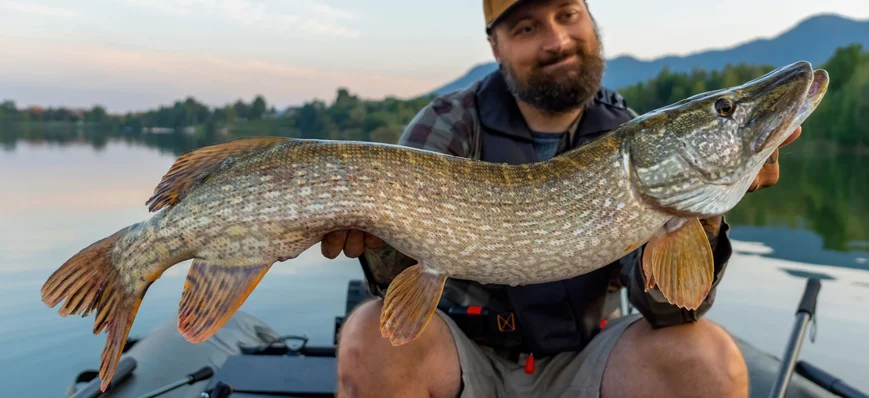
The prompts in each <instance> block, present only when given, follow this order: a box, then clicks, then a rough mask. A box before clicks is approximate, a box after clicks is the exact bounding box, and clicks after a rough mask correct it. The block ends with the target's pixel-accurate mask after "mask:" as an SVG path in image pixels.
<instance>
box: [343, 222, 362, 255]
mask: <svg viewBox="0 0 869 398" xmlns="http://www.w3.org/2000/svg"><path fill="white" fill-rule="evenodd" d="M363 250H365V232H363V231H360V230H358V229H351V230H350V233H349V234H348V235H347V240H346V241H344V255H345V256H347V257H350V258H356V257H359V256H361V255H362V251H363Z"/></svg>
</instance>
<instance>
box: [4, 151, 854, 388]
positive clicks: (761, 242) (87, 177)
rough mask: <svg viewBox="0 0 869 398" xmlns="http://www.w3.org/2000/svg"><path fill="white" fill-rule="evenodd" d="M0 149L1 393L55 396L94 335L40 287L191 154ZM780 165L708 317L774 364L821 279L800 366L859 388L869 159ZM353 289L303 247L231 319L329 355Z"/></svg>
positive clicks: (161, 291) (799, 159)
mask: <svg viewBox="0 0 869 398" xmlns="http://www.w3.org/2000/svg"><path fill="white" fill-rule="evenodd" d="M0 138H2V139H0V145H2V146H0V386H2V387H0V388H2V389H3V390H2V391H3V393H2V394H0V395H3V396H61V395H62V394H63V393H64V390H65V389H66V388H67V386H68V385H69V384H70V383H71V382H72V380H73V378H74V377H75V376H76V375H77V374H78V373H79V372H80V371H82V370H84V369H96V368H98V361H99V355H100V352H101V350H102V347H103V344H104V341H105V335H104V334H100V335H98V336H94V335H93V334H91V332H90V330H91V325H92V322H93V318H92V317H88V318H84V319H82V318H77V317H71V318H61V317H60V316H58V315H57V313H56V308H55V309H49V308H47V307H46V306H45V305H43V303H42V302H41V301H40V292H39V289H40V287H41V285H42V283H43V282H44V281H45V279H46V278H47V277H48V275H49V274H50V273H51V272H53V271H54V270H55V269H56V268H57V267H58V266H59V265H60V264H62V263H63V262H64V261H65V260H67V259H68V258H69V257H70V256H71V255H72V254H74V253H76V252H78V251H79V250H81V249H82V248H84V247H85V246H87V245H89V244H91V243H92V242H94V241H96V240H98V239H101V238H103V237H105V236H107V235H108V234H109V233H111V232H114V231H116V230H118V229H119V228H121V227H124V226H127V225H129V224H131V223H134V222H137V221H140V220H141V219H143V218H146V217H149V213H148V211H147V209H146V207H145V204H144V203H145V200H146V199H147V198H148V197H149V196H150V195H151V193H152V190H153V188H154V186H155V185H156V184H157V182H158V181H159V180H160V178H161V176H162V175H163V174H164V173H165V172H166V170H168V169H169V167H170V165H171V164H172V163H173V161H174V160H175V158H176V156H177V155H178V154H180V153H183V152H184V151H186V150H189V149H191V148H192V147H196V146H197V145H198V144H197V143H190V141H189V139H186V138H184V139H175V140H173V139H172V138H171V137H150V138H148V139H138V140H127V141H123V140H117V139H110V138H107V137H102V138H100V137H97V138H94V137H85V136H82V135H73V137H72V138H65V139H52V140H44V139H39V140H33V139H23V138H21V137H17V136H10V135H8V134H7V135H6V136H3V135H2V134H0ZM176 138H177V137H176ZM178 142H180V143H181V144H178V145H175V144H173V143H178ZM781 163H782V180H781V181H780V182H779V184H778V185H777V186H776V187H774V188H772V189H768V190H765V191H762V192H759V193H755V194H751V195H749V196H748V197H747V198H746V199H745V200H744V202H743V203H741V204H740V205H739V207H738V208H737V209H735V210H734V211H733V212H732V214H730V215H729V220H730V222H731V224H732V225H733V230H732V235H731V236H732V238H733V239H734V240H736V241H738V242H737V244H738V249H739V253H737V256H735V257H734V260H733V261H732V263H731V267H730V269H732V271H730V270H729V271H728V275H727V276H726V277H725V281H724V282H722V285H721V289H720V292H719V296H718V299H717V302H716V305H715V307H714V308H713V310H712V311H711V312H710V315H709V316H710V317H711V318H712V319H714V320H716V321H719V322H720V323H722V324H723V325H724V326H725V327H728V328H729V329H730V330H732V331H733V332H734V333H737V334H740V335H741V336H744V337H745V338H747V339H749V340H750V341H751V342H752V343H755V344H757V345H759V346H761V348H763V349H767V350H770V352H771V353H772V354H773V355H780V353H781V349H782V348H783V347H784V342H783V340H784V339H785V338H786V337H787V334H788V333H789V331H790V327H791V325H792V321H793V311H794V309H795V308H796V305H797V302H798V300H799V296H800V295H801V293H802V288H803V286H804V282H805V281H804V279H802V278H801V277H800V276H799V275H800V273H799V272H816V273H825V274H827V275H833V276H831V278H836V279H831V280H829V281H825V288H824V289H822V292H821V303H820V304H819V315H818V319H819V321H818V322H819V338H818V341H816V343H815V344H810V343H808V342H807V343H806V346H805V348H804V355H803V357H804V358H808V359H810V360H812V361H814V362H813V363H816V364H818V365H820V366H822V367H824V368H825V369H828V370H831V371H833V372H836V373H837V374H839V375H841V376H842V377H843V378H844V379H845V380H846V381H848V382H849V383H852V384H853V385H856V386H859V387H860V388H862V389H864V391H869V382H867V381H866V380H865V379H862V380H858V377H857V376H858V375H863V376H865V374H866V373H865V370H866V369H867V368H869V343H867V342H866V341H865V336H867V335H869V323H867V320H866V318H867V316H866V315H865V314H866V312H865V309H866V305H867V301H869V276H867V275H869V272H867V271H866V270H869V260H867V259H869V188H867V185H869V184H867V182H869V171H867V169H869V157H867V156H857V155H854V156H851V155H835V156H834V155H814V156H808V155H800V154H796V153H789V152H788V151H785V153H784V154H783V156H782V159H781ZM781 270H785V271H788V273H786V272H780V271H781ZM184 277H185V272H184V271H183V270H181V269H180V267H179V269H172V270H170V271H168V272H167V273H166V274H164V276H163V278H161V279H160V280H158V281H157V282H156V283H155V284H154V285H153V286H152V288H151V289H150V290H149V292H148V295H147V296H146V298H145V300H144V302H143V304H142V306H141V309H140V311H139V314H138V316H137V318H136V321H135V323H134V325H133V328H132V331H131V335H142V334H145V333H147V332H148V331H150V330H151V329H153V328H154V327H155V326H156V325H158V324H159V323H162V322H164V321H166V320H168V319H173V318H174V317H175V315H176V311H177V306H178V302H179V299H180V296H181V290H182V286H183V281H184ZM361 278H362V273H361V271H360V269H359V266H358V263H357V262H356V261H355V260H350V259H346V258H343V257H341V258H339V259H336V260H328V259H326V258H324V257H322V256H321V255H320V253H319V247H314V248H312V249H311V250H309V251H307V252H306V253H304V254H303V255H302V256H301V257H300V258H299V259H296V260H293V261H289V262H286V263H280V264H279V266H277V267H275V268H273V269H272V270H271V271H270V272H269V275H268V277H266V278H264V279H263V281H262V282H261V283H260V285H259V287H258V288H257V290H255V291H254V292H253V293H252V294H251V296H250V298H249V299H248V300H247V301H246V302H245V304H244V305H243V307H242V310H244V311H246V312H248V313H251V314H254V315H256V316H257V317H260V318H262V319H264V320H265V321H267V322H268V323H269V324H270V325H271V326H272V327H274V328H275V329H276V330H277V331H278V332H279V333H282V334H301V333H308V334H309V335H310V336H311V339H312V341H311V344H330V343H331V339H332V331H333V322H334V317H335V316H336V315H341V314H343V312H344V305H345V301H344V300H345V294H346V286H347V281H349V280H351V279H361ZM861 314H862V315H861ZM7 394H9V395H7Z"/></svg>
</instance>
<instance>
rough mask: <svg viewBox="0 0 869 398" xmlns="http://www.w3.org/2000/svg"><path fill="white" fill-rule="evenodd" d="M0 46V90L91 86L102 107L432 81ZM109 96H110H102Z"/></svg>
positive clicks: (304, 94)
mask: <svg viewBox="0 0 869 398" xmlns="http://www.w3.org/2000/svg"><path fill="white" fill-rule="evenodd" d="M0 53H2V54H5V55H6V59H7V61H6V62H4V63H0V89H2V86H3V85H4V83H5V84H12V83H15V84H17V85H22V84H30V85H47V86H50V87H52V90H53V91H54V92H55V94H54V96H55V97H58V96H59V95H60V94H62V93H72V92H73V91H75V92H87V91H89V90H93V89H94V88H99V89H100V92H99V95H100V98H96V97H95V96H94V95H93V94H90V95H88V97H89V98H88V99H87V100H88V101H90V102H92V103H101V104H104V105H105V106H106V107H107V108H109V110H110V111H123V110H127V109H131V108H132V109H145V108H154V107H156V106H158V105H160V104H161V103H166V102H168V101H172V100H176V99H181V98H183V96H187V95H191V96H194V97H196V98H197V99H199V100H200V101H204V102H206V103H209V104H211V105H212V106H214V105H223V104H225V103H229V102H233V101H235V100H236V99H238V98H245V99H250V98H253V96H254V95H257V94H262V95H264V96H265V97H266V99H267V100H268V101H269V103H273V104H275V105H276V106H279V107H280V106H282V105H281V104H299V103H302V102H304V101H309V100H311V99H314V98H320V99H323V100H331V99H332V98H334V95H335V90H336V89H337V88H338V87H347V88H348V89H350V90H351V91H352V92H354V93H359V94H361V95H362V96H364V97H366V98H382V97H383V96H387V95H395V96H399V97H404V96H413V95H416V94H418V93H419V92H422V91H425V90H427V89H429V88H430V87H431V86H432V85H433V82H431V81H429V80H428V79H423V78H402V77H399V76H394V75H390V74H388V73H378V72H373V71H367V70H360V69H354V68H352V67H339V68H313V67H305V66H299V65H293V64H289V63H283V62H274V61H266V60H259V59H251V58H232V57H223V56H217V55H213V54H196V53H190V52H179V53H172V52H160V51H151V50H130V49H116V48H108V47H105V46H102V45H97V44H84V43H80V42H63V41H43V40H33V39H29V40H21V39H11V38H8V39H4V37H3V36H0ZM58 59H63V60H64V68H63V70H62V73H61V72H59V70H58V69H57V68H56V66H55V65H57V60H58ZM4 76H14V81H11V80H7V81H5V82H4V80H5V79H4ZM0 91H2V90H0ZM91 92H92V91H91ZM109 95H110V96H111V98H112V100H111V101H107V100H106V99H103V98H102V97H106V98H108V96H109ZM155 98H161V99H159V100H157V99H155ZM155 101H159V102H160V103H155ZM119 108H121V109H119Z"/></svg>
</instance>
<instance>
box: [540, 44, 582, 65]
mask: <svg viewBox="0 0 869 398" xmlns="http://www.w3.org/2000/svg"><path fill="white" fill-rule="evenodd" d="M574 55H575V56H576V58H577V59H578V60H580V61H581V60H582V59H583V58H584V56H585V53H583V51H582V49H581V48H580V47H579V46H576V47H573V48H569V49H566V50H562V51H559V52H557V53H554V54H552V53H551V54H550V55H549V56H547V57H545V58H543V59H540V60H539V61H538V62H537V67H538V68H543V67H546V66H549V65H552V64H557V63H559V62H561V61H564V60H565V59H567V58H570V57H571V56H574Z"/></svg>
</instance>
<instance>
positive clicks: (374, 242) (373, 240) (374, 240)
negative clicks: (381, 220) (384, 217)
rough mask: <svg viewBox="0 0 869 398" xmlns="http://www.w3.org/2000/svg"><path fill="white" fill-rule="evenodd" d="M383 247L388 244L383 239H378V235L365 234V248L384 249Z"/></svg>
mask: <svg viewBox="0 0 869 398" xmlns="http://www.w3.org/2000/svg"><path fill="white" fill-rule="evenodd" d="M383 246H386V242H384V241H383V239H380V238H378V237H377V235H374V234H369V233H365V247H370V248H372V249H382V248H383Z"/></svg>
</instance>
